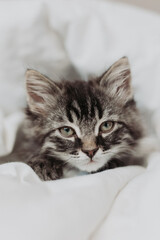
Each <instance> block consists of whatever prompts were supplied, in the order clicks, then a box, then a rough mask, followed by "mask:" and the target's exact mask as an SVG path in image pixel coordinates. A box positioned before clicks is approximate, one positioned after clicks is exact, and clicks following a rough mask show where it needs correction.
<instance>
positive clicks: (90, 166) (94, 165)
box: [76, 161, 106, 173]
mask: <svg viewBox="0 0 160 240" xmlns="http://www.w3.org/2000/svg"><path fill="white" fill-rule="evenodd" d="M105 164H106V161H100V162H97V161H91V162H88V163H86V164H83V165H78V166H76V167H77V168H78V169H79V170H81V171H85V172H89V173H90V172H96V171H98V170H99V169H100V168H102V167H103V166H104V165H105Z"/></svg>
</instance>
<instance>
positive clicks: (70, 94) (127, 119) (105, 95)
mask: <svg viewBox="0 0 160 240" xmlns="http://www.w3.org/2000/svg"><path fill="white" fill-rule="evenodd" d="M26 84H27V99H28V107H27V110H26V113H27V118H26V121H25V123H24V126H23V130H24V135H25V136H26V139H31V138H32V142H33V141H35V142H36V144H37V143H38V146H39V147H38V151H36V153H35V152H34V151H33V148H32V153H31V154H30V157H28V159H27V163H28V164H29V165H30V166H31V167H32V168H33V169H34V170H35V171H36V173H37V174H38V175H39V176H40V177H41V178H42V179H44V180H49V179H57V178H61V177H64V172H66V170H67V169H68V171H70V170H71V169H75V170H79V171H85V172H91V173H92V172H97V171H101V170H104V169H107V168H112V167H117V166H126V165H130V164H141V163H142V158H141V156H140V155H139V153H138V152H137V149H138V146H139V142H140V141H141V139H142V138H143V136H144V133H143V127H142V122H141V118H140V115H139V112H138V110H137V108H136V103H135V101H134V99H133V92H132V88H131V73H130V68H129V63H128V59H127V58H126V57H124V58H121V59H120V60H119V61H117V62H116V63H115V64H113V65H112V66H111V67H110V68H109V69H108V71H106V72H105V73H104V74H103V75H102V76H100V77H98V78H95V79H91V80H89V81H82V80H76V81H67V80H66V81H61V82H59V83H55V82H53V81H52V80H50V79H48V78H47V77H46V76H43V75H42V74H40V73H38V72H36V71H34V70H28V71H27V73H26ZM108 120H109V121H113V122H114V123H115V124H114V128H113V130H112V131H111V132H110V133H101V132H100V130H99V129H100V125H101V124H102V123H103V122H105V121H108ZM63 126H68V127H71V128H72V129H74V131H75V134H74V136H72V137H71V138H65V137H64V136H62V135H61V133H60V131H59V128H61V127H63ZM83 149H87V150H88V151H90V150H92V149H98V150H96V154H95V155H94V156H93V158H92V161H91V159H90V157H88V156H87V154H86V153H85V152H84V151H83Z"/></svg>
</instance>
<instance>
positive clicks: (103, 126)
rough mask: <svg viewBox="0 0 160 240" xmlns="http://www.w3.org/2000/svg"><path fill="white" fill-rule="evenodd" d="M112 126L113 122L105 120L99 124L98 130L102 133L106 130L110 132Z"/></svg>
mask: <svg viewBox="0 0 160 240" xmlns="http://www.w3.org/2000/svg"><path fill="white" fill-rule="evenodd" d="M113 127H114V122H111V121H106V122H103V123H102V124H101V126H100V128H99V129H100V132H102V133H108V132H111V130H112V129H113Z"/></svg>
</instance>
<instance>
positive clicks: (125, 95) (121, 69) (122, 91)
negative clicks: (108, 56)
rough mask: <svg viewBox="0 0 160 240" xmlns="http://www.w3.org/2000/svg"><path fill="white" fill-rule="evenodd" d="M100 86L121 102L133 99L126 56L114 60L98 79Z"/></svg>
mask: <svg viewBox="0 0 160 240" xmlns="http://www.w3.org/2000/svg"><path fill="white" fill-rule="evenodd" d="M100 86H102V87H103V88H106V90H107V92H108V93H109V94H110V95H111V96H112V97H114V98H117V99H118V100H119V101H121V102H122V103H126V102H128V101H129V100H131V99H133V92H132V87H131V71H130V65H129V62H128V58H127V57H123V58H121V59H119V60H118V61H117V62H115V63H114V64H113V65H112V66H111V67H110V68H109V69H108V70H107V71H106V72H105V73H104V74H103V75H102V76H101V79H100Z"/></svg>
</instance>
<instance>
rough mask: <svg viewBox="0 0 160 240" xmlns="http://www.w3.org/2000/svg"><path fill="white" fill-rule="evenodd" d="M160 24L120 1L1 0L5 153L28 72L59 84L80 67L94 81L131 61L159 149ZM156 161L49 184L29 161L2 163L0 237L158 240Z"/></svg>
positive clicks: (0, 112) (0, 135) (159, 169)
mask: <svg viewBox="0 0 160 240" xmlns="http://www.w3.org/2000/svg"><path fill="white" fill-rule="evenodd" d="M159 26H160V16H158V15H155V14H152V13H147V12H144V11H142V10H139V9H134V8H131V7H126V6H125V5H118V4H113V3H111V2H103V1H89V0H88V1H75V0H72V1H71V0H68V1H65V0H63V1H62V0H57V1H55V0H54V1H33V2H31V1H9V2H8V1H5V2H4V1H1V2H0V154H1V155H4V154H7V153H9V152H10V151H11V150H12V147H13V144H14V139H15V133H16V130H17V127H18V125H19V123H20V122H21V121H22V119H23V113H22V111H21V110H22V108H23V107H24V106H25V88H24V73H25V70H26V68H29V67H31V68H35V69H37V70H39V71H41V72H42V73H44V74H47V75H49V76H50V77H51V78H56V79H57V78H58V77H62V76H66V75H67V74H68V71H67V70H68V68H69V67H70V65H71V64H72V65H73V67H75V68H76V69H77V70H78V71H79V72H80V73H81V75H82V76H83V77H84V78H85V79H86V78H87V76H88V75H90V74H92V75H93V74H100V73H102V72H103V71H104V70H105V69H107V67H109V65H110V64H112V63H113V62H114V61H116V60H117V59H118V58H120V57H122V56H124V55H127V56H128V57H129V60H130V63H131V69H132V75H133V86H134V89H135V97H136V100H137V103H138V105H139V107H140V108H141V109H143V111H144V112H145V116H146V121H147V122H149V125H148V126H149V128H150V134H151V136H152V137H153V138H154V139H155V143H156V145H158V146H159V143H160V125H159V122H160V94H159V92H160V79H159V78H160V27H159ZM72 69H73V68H72ZM148 119H149V120H148ZM148 161H149V164H148V167H147V168H146V169H144V168H142V167H138V166H131V167H125V168H117V169H114V170H108V171H104V172H101V173H97V174H94V175H87V176H79V177H74V178H69V179H63V180H57V181H50V182H41V180H39V178H38V177H37V176H36V174H35V173H34V172H33V171H32V169H31V168H30V167H29V166H27V165H25V164H23V163H8V164H4V165H0V239H3V240H44V239H45V240H117V239H118V240H121V239H123V240H128V239H129V240H132V239H134V240H135V239H140V240H143V239H145V240H151V239H154V240H156V239H157V240H159V239H160V228H159V223H160V187H159V184H160V147H159V149H157V150H156V151H153V152H152V154H150V156H149V159H148Z"/></svg>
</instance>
